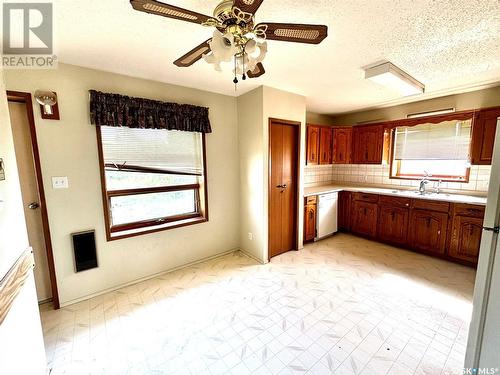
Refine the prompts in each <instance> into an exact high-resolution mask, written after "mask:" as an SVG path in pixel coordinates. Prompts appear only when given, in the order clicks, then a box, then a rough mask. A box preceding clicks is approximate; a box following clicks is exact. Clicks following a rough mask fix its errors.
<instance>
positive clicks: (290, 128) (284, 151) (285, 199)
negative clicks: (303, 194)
mask: <svg viewBox="0 0 500 375" xmlns="http://www.w3.org/2000/svg"><path fill="white" fill-rule="evenodd" d="M297 125H299V124H295V123H288V122H281V121H278V120H271V121H270V123H269V138H270V140H269V148H270V149H269V158H270V160H269V163H270V171H269V172H270V176H269V181H270V186H269V258H271V257H273V256H276V255H279V254H282V253H285V252H287V251H290V250H294V249H296V248H297V204H298V194H297V191H298V186H297V180H298V178H297V175H298V172H297V170H298V155H299V151H298V145H299V143H298V137H299V126H297Z"/></svg>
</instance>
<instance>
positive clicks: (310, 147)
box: [307, 125, 319, 164]
mask: <svg viewBox="0 0 500 375" xmlns="http://www.w3.org/2000/svg"><path fill="white" fill-rule="evenodd" d="M318 163H319V126H312V125H308V126H307V164H318Z"/></svg>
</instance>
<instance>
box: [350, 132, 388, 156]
mask: <svg viewBox="0 0 500 375" xmlns="http://www.w3.org/2000/svg"><path fill="white" fill-rule="evenodd" d="M353 142H354V155H353V156H354V163H355V164H380V163H382V148H383V143H384V128H383V127H382V125H370V126H356V127H354V129H353Z"/></svg>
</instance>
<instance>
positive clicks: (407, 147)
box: [391, 119, 472, 182]
mask: <svg viewBox="0 0 500 375" xmlns="http://www.w3.org/2000/svg"><path fill="white" fill-rule="evenodd" d="M471 135H472V119H468V120H451V121H443V122H440V123H438V124H430V123H429V124H419V125H416V126H411V127H398V128H395V129H394V130H393V154H392V167H391V178H407V179H419V178H422V177H424V176H426V175H430V179H436V180H437V179H441V180H447V181H460V182H467V181H468V176H469V169H470V156H469V151H470V143H471Z"/></svg>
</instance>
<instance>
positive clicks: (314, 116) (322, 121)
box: [306, 112, 332, 125]
mask: <svg viewBox="0 0 500 375" xmlns="http://www.w3.org/2000/svg"><path fill="white" fill-rule="evenodd" d="M306 121H307V123H308V124H315V125H332V117H331V116H328V115H322V114H320V113H314V112H307V113H306Z"/></svg>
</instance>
